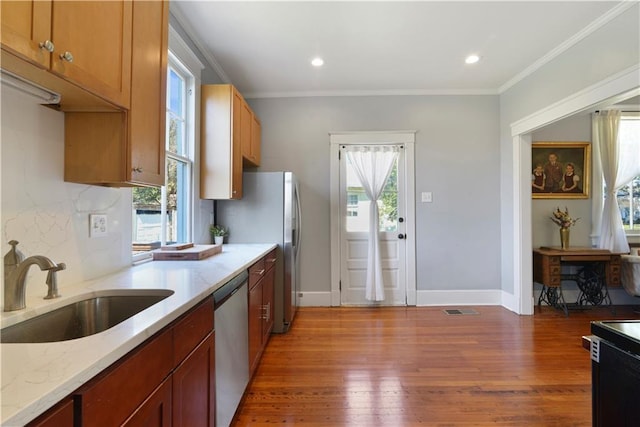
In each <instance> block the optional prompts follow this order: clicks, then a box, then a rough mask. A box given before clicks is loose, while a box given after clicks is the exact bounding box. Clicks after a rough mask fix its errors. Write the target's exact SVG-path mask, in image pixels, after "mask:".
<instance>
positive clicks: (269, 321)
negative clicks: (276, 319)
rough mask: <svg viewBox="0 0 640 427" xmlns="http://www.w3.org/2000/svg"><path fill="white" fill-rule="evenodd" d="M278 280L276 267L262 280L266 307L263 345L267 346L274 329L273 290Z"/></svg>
mask: <svg viewBox="0 0 640 427" xmlns="http://www.w3.org/2000/svg"><path fill="white" fill-rule="evenodd" d="M275 280H276V269H275V268H271V269H270V270H268V271H267V273H266V274H265V276H264V280H263V281H262V306H263V308H264V321H263V322H262V346H263V347H265V346H266V345H267V342H268V341H269V337H270V335H271V331H272V330H273V292H274V287H273V286H274V282H275Z"/></svg>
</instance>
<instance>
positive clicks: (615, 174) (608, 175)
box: [592, 110, 640, 253]
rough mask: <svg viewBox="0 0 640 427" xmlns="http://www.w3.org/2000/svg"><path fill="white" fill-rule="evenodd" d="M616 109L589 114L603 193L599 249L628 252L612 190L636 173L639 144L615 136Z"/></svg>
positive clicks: (639, 170) (639, 162)
mask: <svg viewBox="0 0 640 427" xmlns="http://www.w3.org/2000/svg"><path fill="white" fill-rule="evenodd" d="M620 116H621V113H620V111H617V110H609V111H601V112H599V113H594V115H593V119H592V122H593V143H594V145H595V148H596V149H597V150H599V154H600V161H601V163H602V165H601V166H602V175H603V177H604V182H605V185H606V195H605V200H604V207H603V211H602V225H601V227H600V243H599V245H598V247H600V248H601V249H609V250H610V251H612V252H620V253H627V252H629V243H628V242H627V236H626V234H625V231H624V226H623V224H622V218H621V216H620V211H619V208H618V202H617V198H616V193H617V192H618V190H619V189H620V187H622V186H623V185H626V184H627V183H628V182H629V181H631V179H633V177H635V176H636V175H638V174H640V147H639V146H638V144H622V143H621V142H620V138H618V132H619V128H620Z"/></svg>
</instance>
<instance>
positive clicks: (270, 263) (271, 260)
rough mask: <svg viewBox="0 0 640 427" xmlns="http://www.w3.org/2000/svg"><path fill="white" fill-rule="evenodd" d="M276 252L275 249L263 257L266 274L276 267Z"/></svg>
mask: <svg viewBox="0 0 640 427" xmlns="http://www.w3.org/2000/svg"><path fill="white" fill-rule="evenodd" d="M276 251H277V249H274V250H272V251H271V252H269V253H268V254H267V255H266V256H265V257H264V265H265V268H266V270H267V272H269V271H270V270H271V269H272V268H273V267H275V265H276V261H277V260H278V254H277V252H276Z"/></svg>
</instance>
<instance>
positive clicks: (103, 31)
mask: <svg viewBox="0 0 640 427" xmlns="http://www.w3.org/2000/svg"><path fill="white" fill-rule="evenodd" d="M132 3H133V2H131V1H127V0H117V1H78V2H75V1H54V2H53V9H52V20H51V22H52V24H51V31H52V34H51V40H52V41H53V43H54V44H55V54H54V55H53V56H52V58H51V70H52V71H54V72H55V73H56V74H59V75H61V76H64V77H65V78H67V79H69V80H71V81H73V82H75V83H77V84H78V85H80V86H83V87H85V88H87V89H88V90H89V91H91V92H93V93H95V94H97V95H100V96H102V97H104V98H105V99H107V100H110V101H112V102H114V103H115V104H117V105H120V106H122V107H125V108H128V107H129V103H130V86H131V25H132V24H131V20H132ZM67 53H68V54H69V55H71V56H69V57H68V58H67V59H63V58H62V57H61V56H64V55H66V54H67ZM71 57H72V58H73V59H71Z"/></svg>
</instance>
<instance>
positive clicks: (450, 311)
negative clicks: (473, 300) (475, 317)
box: [442, 308, 480, 316]
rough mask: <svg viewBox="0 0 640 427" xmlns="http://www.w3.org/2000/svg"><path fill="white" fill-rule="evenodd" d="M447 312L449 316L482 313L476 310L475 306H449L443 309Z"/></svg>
mask: <svg viewBox="0 0 640 427" xmlns="http://www.w3.org/2000/svg"><path fill="white" fill-rule="evenodd" d="M442 311H444V313H445V314H447V315H449V316H461V315H465V314H466V315H469V314H480V313H478V312H477V311H475V310H474V309H473V308H449V309H445V310H442Z"/></svg>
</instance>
